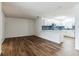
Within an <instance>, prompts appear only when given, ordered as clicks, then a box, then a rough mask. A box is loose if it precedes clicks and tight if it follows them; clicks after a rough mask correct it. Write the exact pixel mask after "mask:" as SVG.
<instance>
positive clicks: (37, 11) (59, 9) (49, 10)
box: [3, 2, 78, 19]
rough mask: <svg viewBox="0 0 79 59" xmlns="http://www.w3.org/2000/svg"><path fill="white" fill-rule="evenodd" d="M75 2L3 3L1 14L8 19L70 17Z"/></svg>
mask: <svg viewBox="0 0 79 59" xmlns="http://www.w3.org/2000/svg"><path fill="white" fill-rule="evenodd" d="M77 4H78V3H77V2H3V12H4V14H5V15H6V16H8V17H20V18H28V19H36V18H37V16H39V17H53V16H57V15H63V16H66V15H68V16H70V15H71V16H72V15H73V7H74V6H75V5H77Z"/></svg>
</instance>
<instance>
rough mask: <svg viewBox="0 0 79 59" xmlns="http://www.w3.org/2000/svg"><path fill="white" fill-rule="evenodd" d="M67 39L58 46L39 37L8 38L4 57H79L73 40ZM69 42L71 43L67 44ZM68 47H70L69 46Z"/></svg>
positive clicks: (3, 46) (3, 52)
mask: <svg viewBox="0 0 79 59" xmlns="http://www.w3.org/2000/svg"><path fill="white" fill-rule="evenodd" d="M69 40H70V39H68V38H66V40H65V42H64V43H63V44H61V45H58V44H56V43H54V42H51V41H48V40H45V39H42V38H39V37H37V36H26V37H15V38H7V39H5V41H4V42H3V44H2V54H1V55H2V56H60V55H79V51H76V50H75V49H74V47H73V45H72V44H70V43H69V42H70V41H71V43H74V42H72V41H73V40H70V41H69ZM67 41H69V42H67ZM67 45H68V46H67Z"/></svg>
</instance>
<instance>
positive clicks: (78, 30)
mask: <svg viewBox="0 0 79 59" xmlns="http://www.w3.org/2000/svg"><path fill="white" fill-rule="evenodd" d="M75 48H76V49H78V50H79V5H78V6H76V7H75Z"/></svg>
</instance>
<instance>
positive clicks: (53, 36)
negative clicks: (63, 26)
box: [36, 18, 63, 43]
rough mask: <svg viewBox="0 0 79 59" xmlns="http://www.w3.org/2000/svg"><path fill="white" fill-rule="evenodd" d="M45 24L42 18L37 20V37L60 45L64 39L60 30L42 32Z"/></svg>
mask: <svg viewBox="0 0 79 59" xmlns="http://www.w3.org/2000/svg"><path fill="white" fill-rule="evenodd" d="M43 23H44V22H43V21H42V19H41V18H38V19H36V36H39V37H42V38H44V39H47V40H50V41H53V42H56V43H60V42H61V39H62V38H63V37H62V36H63V35H62V33H61V31H59V30H51V31H50V30H42V24H43Z"/></svg>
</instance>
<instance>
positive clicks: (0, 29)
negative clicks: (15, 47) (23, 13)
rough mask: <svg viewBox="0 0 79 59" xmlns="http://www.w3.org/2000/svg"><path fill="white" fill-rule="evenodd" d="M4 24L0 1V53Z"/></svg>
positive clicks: (3, 37)
mask: <svg viewBox="0 0 79 59" xmlns="http://www.w3.org/2000/svg"><path fill="white" fill-rule="evenodd" d="M4 25H5V17H4V14H3V12H2V4H1V2H0V53H1V45H2V43H3V41H4V39H5V33H4V32H5V31H4V29H5V27H4Z"/></svg>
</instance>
